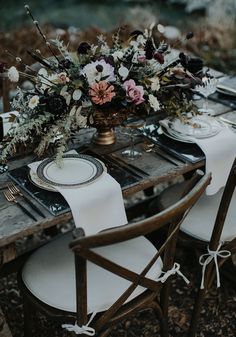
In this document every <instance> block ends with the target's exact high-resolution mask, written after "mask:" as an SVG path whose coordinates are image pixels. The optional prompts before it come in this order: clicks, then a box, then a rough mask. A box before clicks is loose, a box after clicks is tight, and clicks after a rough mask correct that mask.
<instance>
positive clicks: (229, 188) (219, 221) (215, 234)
mask: <svg viewBox="0 0 236 337" xmlns="http://www.w3.org/2000/svg"><path fill="white" fill-rule="evenodd" d="M235 186H236V158H235V160H234V162H233V165H232V167H231V170H230V172H229V176H228V179H227V182H226V185H225V188H224V192H223V195H222V197H221V201H220V205H219V208H218V211H217V215H216V220H215V224H214V228H213V231H212V235H211V239H210V243H209V249H210V250H213V251H215V250H216V249H217V247H218V245H219V242H220V237H221V234H222V231H223V227H224V223H225V219H226V216H227V213H228V210H229V206H230V203H231V200H232V197H233V194H234V190H235ZM235 207H236V205H235Z"/></svg>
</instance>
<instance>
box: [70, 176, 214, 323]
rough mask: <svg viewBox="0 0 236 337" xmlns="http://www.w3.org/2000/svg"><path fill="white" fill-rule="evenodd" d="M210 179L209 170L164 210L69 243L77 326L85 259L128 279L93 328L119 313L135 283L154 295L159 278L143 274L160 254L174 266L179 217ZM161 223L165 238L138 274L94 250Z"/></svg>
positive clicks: (83, 300) (83, 306) (83, 301)
mask: <svg viewBox="0 0 236 337" xmlns="http://www.w3.org/2000/svg"><path fill="white" fill-rule="evenodd" d="M210 179H211V176H210V174H207V175H205V176H203V177H201V178H199V181H198V182H196V184H195V186H194V187H193V188H192V189H191V190H190V191H189V192H188V193H186V195H185V196H184V197H183V198H181V200H179V201H178V202H177V203H176V204H174V205H172V206H171V207H169V208H168V209H166V210H163V211H162V212H160V213H158V214H156V215H154V216H151V217H149V218H148V219H145V220H142V221H139V222H136V223H131V224H128V225H126V226H121V227H118V228H113V229H109V230H106V231H103V232H100V233H98V234H96V235H91V236H81V237H79V238H76V239H75V240H73V241H72V242H71V243H70V248H71V249H72V250H73V251H74V253H75V269H76V289H77V295H76V298H77V322H78V324H79V325H80V326H81V325H85V324H86V322H87V275H86V262H87V261H90V262H92V263H94V264H96V265H98V266H100V267H102V268H104V269H106V270H108V271H110V272H112V273H114V274H116V275H118V276H120V277H122V278H125V279H126V280H129V281H130V282H131V285H130V286H129V287H128V289H126V291H125V292H124V293H123V294H122V295H121V296H120V297H119V298H118V299H117V301H116V302H115V303H114V304H113V305H112V306H111V307H110V308H109V309H108V310H107V311H106V312H105V313H103V315H102V318H99V319H98V321H97V322H96V325H95V327H96V329H100V328H101V327H102V326H103V325H104V324H106V323H107V322H108V321H110V320H111V319H112V318H113V317H114V316H115V315H116V313H118V311H119V310H120V308H121V307H122V305H123V304H124V303H125V301H126V300H127V298H128V297H129V296H130V295H131V293H132V292H133V291H134V290H135V288H136V287H137V286H142V287H144V288H145V289H147V290H148V291H149V292H150V293H152V294H153V295H154V296H156V293H157V290H159V289H161V288H162V283H161V282H156V281H154V280H152V279H149V278H148V277H146V274H147V273H148V271H149V270H150V268H151V267H152V266H153V265H154V263H155V262H156V261H157V259H158V258H159V257H160V256H161V257H162V260H163V271H167V270H169V269H170V268H172V267H173V262H174V261H173V260H174V255H175V246H176V240H177V235H178V231H179V227H180V225H181V220H182V219H183V218H184V217H185V216H186V215H187V213H188V210H190V209H191V207H192V206H193V205H194V204H195V202H196V201H197V200H198V198H199V197H200V196H201V194H202V193H203V192H204V191H205V189H206V187H207V185H208V184H209V182H210ZM164 226H168V235H167V237H166V239H165V242H164V243H163V244H162V245H161V247H159V248H158V251H157V252H156V254H155V256H153V258H152V259H151V261H150V262H149V263H148V264H147V266H146V267H145V268H144V269H143V270H142V272H141V273H140V274H136V273H134V272H133V271H131V270H127V269H126V268H123V267H122V266H120V265H118V264H116V263H114V262H113V261H110V260H108V259H107V258H105V257H103V256H101V255H99V254H98V253H97V252H95V251H94V248H96V247H102V246H108V245H112V244H116V243H120V242H123V241H127V240H131V239H134V238H137V237H139V236H145V235H147V234H150V233H152V232H154V231H157V230H159V229H161V228H163V227H164ZM140 249H141V247H140Z"/></svg>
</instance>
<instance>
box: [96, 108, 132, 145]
mask: <svg viewBox="0 0 236 337" xmlns="http://www.w3.org/2000/svg"><path fill="white" fill-rule="evenodd" d="M127 117H128V111H127V109H120V110H118V111H113V110H111V109H103V110H102V111H101V110H100V111H96V113H95V114H94V115H93V124H92V125H91V126H93V127H95V128H96V129H97V132H96V133H95V135H94V136H93V139H92V142H93V143H94V144H97V145H112V144H114V143H115V142H116V135H115V132H114V127H115V126H119V125H121V124H122V123H123V122H124V121H125V120H126V119H127Z"/></svg>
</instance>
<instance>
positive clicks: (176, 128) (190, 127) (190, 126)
mask: <svg viewBox="0 0 236 337" xmlns="http://www.w3.org/2000/svg"><path fill="white" fill-rule="evenodd" d="M223 127H224V126H223V123H221V122H220V121H218V120H217V119H215V118H214V117H210V116H195V117H193V118H191V120H189V123H184V122H182V121H181V120H180V119H179V118H175V119H174V120H173V121H170V122H169V129H170V130H168V131H170V132H171V133H172V135H174V136H175V137H176V138H181V139H184V137H185V136H189V137H194V138H209V137H213V136H215V135H217V134H218V133H219V132H220V131H221V130H222V129H223Z"/></svg>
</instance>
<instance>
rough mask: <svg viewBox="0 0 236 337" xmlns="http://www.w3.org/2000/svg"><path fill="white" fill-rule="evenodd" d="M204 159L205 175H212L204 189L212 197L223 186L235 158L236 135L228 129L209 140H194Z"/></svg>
mask: <svg viewBox="0 0 236 337" xmlns="http://www.w3.org/2000/svg"><path fill="white" fill-rule="evenodd" d="M194 141H195V143H196V144H197V145H198V146H199V147H200V148H201V149H202V151H203V152H204V153H205V157H206V173H208V172H211V173H212V180H211V183H210V185H209V186H208V187H207V189H206V194H207V195H213V194H215V193H217V192H218V191H219V189H220V188H221V187H223V186H225V184H226V181H227V178H228V175H229V172H230V169H231V166H232V164H233V161H234V159H235V157H236V134H235V133H234V132H233V131H232V130H231V129H230V128H228V127H225V128H223V129H222V130H221V131H220V132H219V133H218V134H217V135H215V136H213V137H209V138H203V139H199V138H198V139H196V138H195V139H194Z"/></svg>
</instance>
